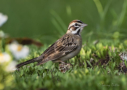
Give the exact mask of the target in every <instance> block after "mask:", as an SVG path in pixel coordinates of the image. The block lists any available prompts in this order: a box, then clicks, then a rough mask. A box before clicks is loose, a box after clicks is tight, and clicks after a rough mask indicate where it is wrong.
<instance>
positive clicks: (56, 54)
mask: <svg viewBox="0 0 127 90" xmlns="http://www.w3.org/2000/svg"><path fill="white" fill-rule="evenodd" d="M77 47H78V45H77V43H76V42H75V40H74V37H72V36H70V35H67V34H65V35H64V36H63V37H62V38H60V39H59V40H57V41H56V42H55V43H54V44H52V45H51V46H50V47H49V48H48V49H47V50H45V51H44V53H43V54H42V55H41V56H43V60H42V61H41V62H40V63H39V64H42V63H44V62H47V61H49V60H57V59H59V58H61V57H63V56H65V55H67V54H69V53H70V52H72V51H74V50H76V49H77Z"/></svg>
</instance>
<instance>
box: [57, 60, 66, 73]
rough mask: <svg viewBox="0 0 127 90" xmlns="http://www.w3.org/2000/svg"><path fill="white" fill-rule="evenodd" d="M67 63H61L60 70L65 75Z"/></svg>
mask: <svg viewBox="0 0 127 90" xmlns="http://www.w3.org/2000/svg"><path fill="white" fill-rule="evenodd" d="M65 64H66V63H65V62H60V63H59V70H60V71H61V72H62V73H65V72H66V68H65Z"/></svg>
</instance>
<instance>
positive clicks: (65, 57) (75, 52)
mask: <svg viewBox="0 0 127 90" xmlns="http://www.w3.org/2000/svg"><path fill="white" fill-rule="evenodd" d="M80 50H81V48H80V47H79V48H78V49H77V50H75V51H74V52H71V53H69V54H68V55H66V56H64V57H62V58H60V60H61V61H66V60H68V59H71V58H73V57H74V56H76V55H77V54H78V53H79V52H80Z"/></svg>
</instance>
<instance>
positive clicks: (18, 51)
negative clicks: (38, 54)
mask: <svg viewBox="0 0 127 90" xmlns="http://www.w3.org/2000/svg"><path fill="white" fill-rule="evenodd" d="M9 50H10V51H11V53H12V54H13V55H14V57H15V58H16V59H20V58H25V57H26V56H28V54H29V47H27V46H23V45H21V44H18V43H17V42H12V43H11V44H10V45H9Z"/></svg>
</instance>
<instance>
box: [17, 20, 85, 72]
mask: <svg viewBox="0 0 127 90" xmlns="http://www.w3.org/2000/svg"><path fill="white" fill-rule="evenodd" d="M85 26H87V24H85V23H83V22H82V21H81V20H73V21H72V22H70V24H69V26H68V29H67V32H66V34H64V35H63V36H62V37H61V38H60V39H58V40H57V41H56V42H55V43H53V44H52V45H51V46H49V47H48V48H47V49H46V50H45V51H44V52H43V53H42V54H41V55H40V56H39V57H36V58H33V59H30V60H28V61H25V62H22V63H20V64H18V65H17V66H16V67H17V68H18V69H19V68H20V67H22V66H24V65H27V64H30V63H34V62H37V63H38V64H37V65H41V64H44V63H45V62H48V61H53V62H57V63H59V69H60V70H61V72H65V71H66V70H65V67H64V66H65V65H66V66H68V64H65V61H66V60H69V59H71V58H73V57H74V56H76V55H77V54H78V53H79V52H80V50H81V48H82V38H81V32H82V30H83V29H84V27H85Z"/></svg>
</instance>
